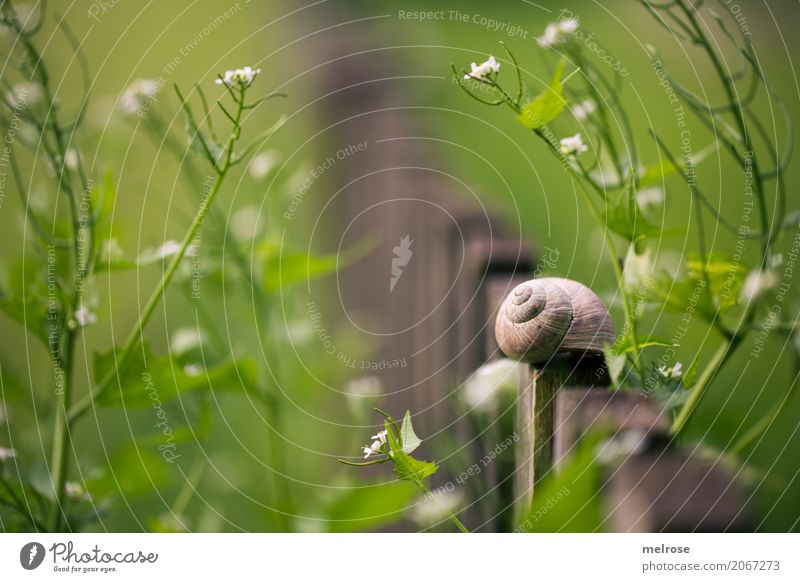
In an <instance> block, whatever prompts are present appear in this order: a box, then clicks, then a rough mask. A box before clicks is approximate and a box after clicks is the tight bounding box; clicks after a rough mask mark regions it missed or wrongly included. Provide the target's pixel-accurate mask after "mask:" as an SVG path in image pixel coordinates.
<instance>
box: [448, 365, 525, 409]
mask: <svg viewBox="0 0 800 582" xmlns="http://www.w3.org/2000/svg"><path fill="white" fill-rule="evenodd" d="M517 370H518V364H517V362H515V361H514V360H509V359H506V358H503V359H500V360H497V361H495V362H490V363H488V364H484V365H483V366H481V367H480V368H478V369H477V370H476V371H475V372H474V373H473V374H472V375H471V376H470V377H469V378H467V380H466V382H464V388H463V391H462V393H461V397H462V398H463V399H464V403H465V404H466V405H467V406H469V408H470V409H471V410H474V411H476V412H486V413H490V412H492V411H494V410H495V409H496V407H497V405H498V403H499V400H500V397H501V396H502V394H503V393H508V394H513V393H515V392H516V390H517V377H518V372H517Z"/></svg>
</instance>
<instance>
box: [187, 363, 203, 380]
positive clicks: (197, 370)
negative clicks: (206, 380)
mask: <svg viewBox="0 0 800 582" xmlns="http://www.w3.org/2000/svg"><path fill="white" fill-rule="evenodd" d="M183 371H184V372H185V373H186V375H187V376H189V377H191V378H196V377H197V376H199V375H200V374H202V373H203V366H201V365H200V364H186V365H185V366H184V367H183Z"/></svg>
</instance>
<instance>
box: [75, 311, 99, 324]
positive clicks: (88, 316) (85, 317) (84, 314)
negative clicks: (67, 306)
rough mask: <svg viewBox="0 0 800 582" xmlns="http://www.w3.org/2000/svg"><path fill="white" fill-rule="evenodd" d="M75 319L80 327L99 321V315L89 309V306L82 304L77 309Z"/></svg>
mask: <svg viewBox="0 0 800 582" xmlns="http://www.w3.org/2000/svg"><path fill="white" fill-rule="evenodd" d="M75 321H76V322H77V324H78V327H86V326H87V325H93V324H95V323H97V316H96V315H95V314H94V313H92V312H91V311H89V308H87V307H84V306H81V307H79V308H78V309H77V311H75Z"/></svg>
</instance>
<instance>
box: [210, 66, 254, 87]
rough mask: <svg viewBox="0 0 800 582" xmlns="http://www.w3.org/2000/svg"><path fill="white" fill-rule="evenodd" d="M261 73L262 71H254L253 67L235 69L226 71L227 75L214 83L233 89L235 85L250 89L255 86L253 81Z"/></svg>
mask: <svg viewBox="0 0 800 582" xmlns="http://www.w3.org/2000/svg"><path fill="white" fill-rule="evenodd" d="M260 72H261V69H254V68H252V67H244V68H241V69H235V70H233V71H225V74H224V75H223V76H222V78H221V79H217V80H215V81H214V82H215V83H216V84H217V85H225V86H226V87H233V86H234V85H242V86H243V87H249V86H250V85H252V84H253V80H254V79H255V78H256V75H258V74H259V73H260Z"/></svg>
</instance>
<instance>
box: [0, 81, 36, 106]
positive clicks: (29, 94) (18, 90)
mask: <svg viewBox="0 0 800 582" xmlns="http://www.w3.org/2000/svg"><path fill="white" fill-rule="evenodd" d="M43 95H44V92H43V91H42V86H41V85H40V84H39V83H34V82H33V81H25V82H22V83H18V84H16V85H14V86H13V87H12V88H11V90H10V91H9V92H8V93H6V99H8V102H9V104H10V105H11V106H12V107H15V108H16V107H20V108H23V107H30V106H31V105H35V104H36V103H38V102H39V101H40V100H41V99H42V96H43Z"/></svg>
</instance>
